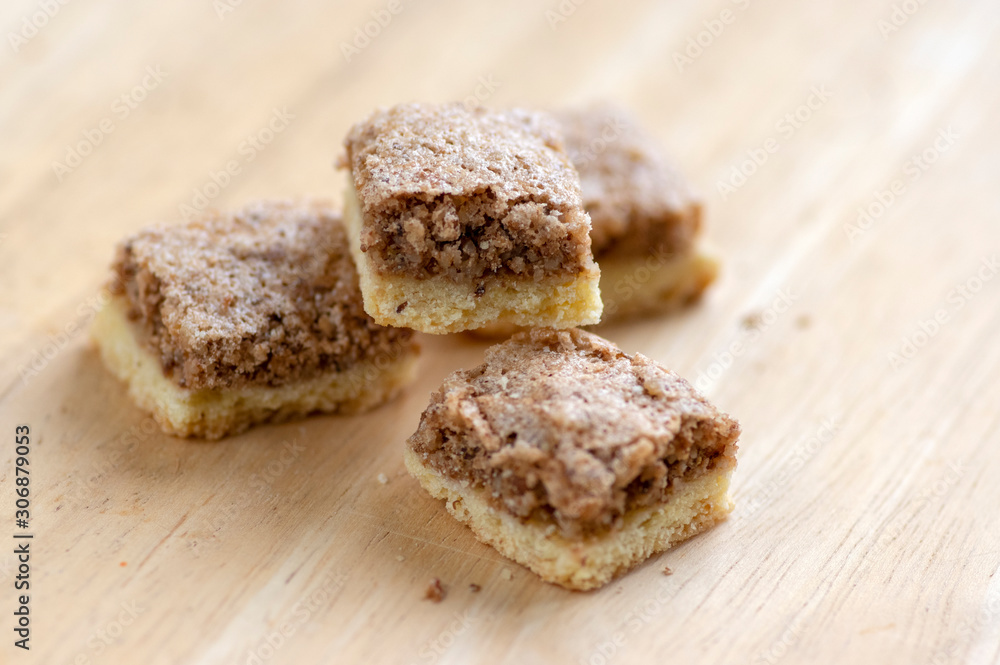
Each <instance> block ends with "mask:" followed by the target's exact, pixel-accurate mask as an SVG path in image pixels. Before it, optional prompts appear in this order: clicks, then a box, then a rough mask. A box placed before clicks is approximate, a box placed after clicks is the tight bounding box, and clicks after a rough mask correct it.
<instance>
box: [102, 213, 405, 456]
mask: <svg viewBox="0 0 1000 665" xmlns="http://www.w3.org/2000/svg"><path fill="white" fill-rule="evenodd" d="M113 269H114V271H115V278H114V279H113V280H112V282H111V288H110V290H111V292H112V298H111V302H110V303H109V304H108V305H106V306H105V307H104V308H103V309H102V310H101V312H100V313H99V314H98V316H97V317H95V320H94V323H93V328H92V335H93V338H94V340H95V341H96V343H97V346H98V349H99V350H100V353H101V356H102V358H103V360H104V363H105V365H106V366H107V367H108V369H109V370H110V371H111V372H112V373H113V374H114V375H115V376H117V377H118V378H119V379H121V380H123V381H124V382H126V383H127V384H128V390H129V393H130V394H131V396H132V398H133V399H134V400H135V401H136V403H137V404H138V405H139V406H140V407H142V408H143V409H145V410H147V411H150V412H152V414H153V417H154V418H155V419H156V421H157V422H158V423H159V424H160V426H161V427H162V428H163V430H164V431H165V432H167V433H169V434H174V435H179V436H198V437H204V438H209V439H216V438H219V437H222V436H226V435H229V434H234V433H236V432H240V431H242V430H245V429H247V428H248V427H250V426H251V425H254V424H256V423H261V422H265V421H281V420H286V419H289V418H292V417H296V416H302V415H306V414H309V413H312V412H339V413H355V412H359V411H363V410H366V409H370V408H372V407H375V406H377V405H379V404H381V403H382V402H385V401H386V400H388V399H389V398H390V397H392V396H393V395H394V394H395V393H397V392H398V391H399V390H400V389H401V388H402V387H403V386H404V385H405V384H406V383H408V382H409V381H410V380H411V379H412V377H413V375H414V371H415V361H416V356H417V347H416V345H415V343H414V342H413V340H412V339H411V337H412V332H411V331H409V330H398V329H391V328H383V327H381V326H379V325H377V324H376V323H375V322H374V321H372V320H371V318H370V317H369V316H368V315H367V314H365V312H364V309H363V307H362V304H361V292H360V291H359V289H358V277H357V271H356V270H355V268H354V262H353V260H352V259H351V255H350V252H349V251H348V248H347V235H346V233H345V230H344V228H343V225H342V220H341V218H340V215H339V214H338V213H337V212H335V211H334V210H333V209H331V208H330V207H329V205H328V204H325V203H320V202H305V203H291V202H261V203H255V204H252V205H248V206H246V207H245V208H243V209H242V210H238V211H236V212H232V213H227V214H222V213H215V214H206V215H205V216H204V217H203V218H201V219H197V220H195V221H193V222H191V223H189V224H187V225H183V226H173V227H166V228H152V229H147V230H144V231H141V232H139V233H138V234H136V235H134V236H132V237H130V238H128V239H127V240H125V241H124V242H123V243H121V245H120V246H119V248H118V252H117V256H116V258H115V261H114V266H113Z"/></svg>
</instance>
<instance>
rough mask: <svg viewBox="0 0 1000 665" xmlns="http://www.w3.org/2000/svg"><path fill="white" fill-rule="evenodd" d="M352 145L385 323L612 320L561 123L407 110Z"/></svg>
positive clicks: (448, 325)
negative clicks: (604, 307) (605, 311)
mask: <svg viewBox="0 0 1000 665" xmlns="http://www.w3.org/2000/svg"><path fill="white" fill-rule="evenodd" d="M344 145H345V148H346V160H345V165H346V166H347V167H348V168H349V171H350V177H349V185H348V187H347V192H346V195H345V206H344V219H345V222H346V224H347V226H348V228H349V235H350V237H351V242H352V250H353V251H354V256H355V259H356V262H357V265H358V272H359V274H360V283H361V291H362V293H363V294H364V305H365V310H366V311H367V312H368V313H369V314H371V316H372V318H374V319H375V321H377V322H378V323H381V324H383V325H392V326H402V327H409V328H414V329H416V330H421V331H424V332H429V333H448V332H457V331H460V330H471V329H475V328H479V327H481V326H484V325H486V324H491V323H509V324H514V325H523V326H553V327H559V328H565V327H572V326H576V325H583V324H589V323H596V322H597V321H598V320H599V319H600V314H601V298H600V291H599V287H598V283H599V281H600V271H599V269H598V267H597V265H596V264H595V263H594V260H593V257H592V256H591V251H590V219H589V217H588V216H587V213H586V212H585V211H584V209H583V203H582V201H581V198H580V187H579V179H578V176H577V173H576V171H575V170H574V169H573V166H572V165H571V164H570V161H569V158H568V157H567V155H566V153H565V152H564V151H563V148H562V142H561V140H560V138H559V133H558V130H557V128H556V125H555V123H554V121H553V120H552V119H551V118H550V117H549V116H547V115H545V114H541V113H532V112H527V111H520V110H510V111H503V112H498V111H488V110H485V109H482V108H476V109H473V110H469V109H466V108H465V107H464V106H463V105H461V104H445V105H431V104H407V105H401V106H395V107H393V108H390V109H388V110H380V111H376V112H375V113H374V114H372V115H371V116H370V117H369V118H368V119H367V120H365V121H363V122H361V123H359V124H357V125H355V126H354V127H353V128H352V129H351V131H350V133H349V134H348V136H347V138H346V139H345V142H344Z"/></svg>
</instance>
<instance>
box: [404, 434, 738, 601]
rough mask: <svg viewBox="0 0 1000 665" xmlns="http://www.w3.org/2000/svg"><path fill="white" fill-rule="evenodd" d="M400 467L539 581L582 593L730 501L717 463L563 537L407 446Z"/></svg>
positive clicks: (725, 474) (727, 467)
mask: <svg viewBox="0 0 1000 665" xmlns="http://www.w3.org/2000/svg"><path fill="white" fill-rule="evenodd" d="M404 460H405V462H406V468H407V469H409V471H410V474H411V475H412V476H413V477H414V478H416V479H417V481H418V482H419V483H420V485H421V486H422V487H423V488H424V489H425V490H427V492H429V493H430V495H431V496H433V497H434V498H436V499H444V501H445V506H446V507H447V509H448V512H449V513H451V514H452V516H454V517H455V518H456V519H457V520H459V521H460V522H462V523H464V524H466V525H468V526H469V528H470V529H472V532H473V533H474V534H475V535H476V537H477V538H478V539H479V540H480V541H482V542H483V543H486V544H487V545H492V546H493V547H494V548H496V550H497V551H498V552H500V553H501V554H503V555H504V556H506V557H508V558H510V559H513V560H514V561H516V562H517V563H519V564H521V565H523V566H526V567H527V568H529V569H531V570H532V571H534V572H535V573H536V574H537V575H538V576H539V577H541V578H542V579H543V580H545V581H546V582H552V583H553V584H558V585H560V586H562V587H565V588H567V589H573V590H577V591H586V590H589V589H596V588H598V587H600V586H603V585H605V584H607V583H608V582H610V581H611V580H612V579H614V578H615V577H617V576H618V575H620V574H622V573H624V572H625V571H627V570H628V569H629V568H632V567H633V566H635V565H637V564H639V563H641V562H643V561H645V560H646V559H648V558H649V557H651V556H653V555H654V554H658V553H660V552H663V551H665V550H667V549H669V548H670V547H672V546H673V545H676V544H677V543H679V542H681V541H683V540H686V539H688V538H690V537H692V536H694V535H695V534H698V533H700V532H702V531H705V530H706V529H708V528H710V527H712V526H714V525H715V524H717V523H719V522H721V521H722V520H724V519H726V517H727V515H728V514H729V512H730V511H731V510H732V507H733V504H732V501H731V500H730V498H729V478H730V476H731V474H732V469H733V466H734V464H726V463H723V464H720V465H719V466H718V467H717V468H716V469H714V470H713V471H711V472H709V473H708V474H706V475H704V476H702V477H701V478H698V479H696V480H693V481H690V482H685V483H677V484H676V485H675V488H674V490H673V492H672V493H671V494H670V497H669V500H668V501H667V502H665V503H662V504H659V505H656V506H650V507H645V508H640V509H636V510H633V511H631V512H629V513H628V514H626V515H625V516H624V524H623V525H622V526H621V528H619V529H617V530H616V531H613V532H608V533H606V534H602V535H600V536H592V537H587V538H583V539H581V540H569V539H567V538H565V537H564V536H562V535H561V534H560V533H558V532H557V531H554V530H552V529H551V528H548V527H547V526H546V525H543V524H541V523H539V522H537V521H530V520H529V521H527V522H522V521H521V520H520V519H519V518H517V517H515V516H514V515H511V514H510V513H506V512H504V511H502V510H498V509H496V508H494V507H493V506H492V505H490V503H489V502H488V500H487V496H486V492H485V491H483V490H479V489H474V488H472V487H471V486H467V485H463V484H462V483H460V482H458V481H455V480H452V479H450V478H446V477H444V476H443V475H441V474H440V473H439V472H437V471H436V470H434V469H432V468H431V467H429V466H427V465H426V464H424V462H423V460H422V459H421V458H420V456H419V455H418V454H417V453H415V452H414V451H413V450H412V449H409V448H407V449H406V450H405V453H404Z"/></svg>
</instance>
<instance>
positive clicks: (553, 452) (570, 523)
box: [408, 329, 740, 537]
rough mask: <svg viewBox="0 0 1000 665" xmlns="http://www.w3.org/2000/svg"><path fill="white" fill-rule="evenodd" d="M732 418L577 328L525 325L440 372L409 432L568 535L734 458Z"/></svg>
mask: <svg viewBox="0 0 1000 665" xmlns="http://www.w3.org/2000/svg"><path fill="white" fill-rule="evenodd" d="M739 431H740V430H739V424H738V423H737V422H736V421H735V420H733V419H732V418H730V417H729V416H727V415H725V414H724V413H721V412H720V411H718V410H717V409H716V408H715V407H713V406H712V405H711V404H709V403H708V402H707V401H706V400H705V399H704V398H703V397H702V396H701V395H699V394H698V393H696V392H695V391H694V389H693V388H692V387H691V386H690V385H689V384H688V383H687V381H685V380H684V379H682V378H680V377H679V376H677V375H676V374H674V373H673V372H671V371H669V370H667V369H664V368H663V367H662V366H660V365H659V364H657V363H656V362H654V361H653V360H650V359H649V358H646V357H645V356H643V355H641V354H636V355H634V356H629V355H627V354H625V353H624V352H623V351H621V350H620V349H618V347H616V346H615V345H613V344H611V343H610V342H608V341H606V340H604V339H602V338H600V337H598V336H596V335H593V334H590V333H586V332H583V331H580V330H564V331H555V330H547V329H546V330H534V331H531V332H525V333H519V334H517V335H515V336H514V337H512V338H511V339H510V340H508V341H507V342H504V343H503V344H499V345H497V346H494V347H492V348H491V349H489V350H488V351H487V353H486V360H485V362H484V363H483V364H482V365H480V366H478V367H476V368H474V369H471V370H465V371H459V372H456V373H454V374H452V375H451V376H449V377H448V378H447V379H446V380H445V382H444V384H443V386H442V387H441V389H439V390H438V391H437V392H436V393H435V394H434V396H433V397H432V398H431V404H430V406H429V407H428V408H427V410H426V411H425V412H424V414H423V415H422V417H421V420H420V426H419V427H418V429H417V431H416V432H415V433H414V434H413V436H411V437H410V440H409V444H408V445H410V446H411V447H412V449H413V450H414V451H415V452H417V453H419V454H421V456H422V457H423V459H424V460H425V462H426V463H429V464H430V465H431V466H432V467H433V468H435V469H436V470H438V471H439V472H441V473H443V474H445V475H446V476H448V477H450V478H453V479H456V480H459V481H462V482H470V483H472V484H473V485H474V486H477V487H481V488H485V489H487V490H488V491H489V492H490V493H491V495H492V497H493V499H494V502H495V503H496V505H497V506H498V507H500V508H502V509H504V510H507V511H509V512H510V513H512V514H514V515H517V516H518V517H521V518H524V519H529V518H538V519H542V520H548V521H550V522H551V523H554V524H555V525H557V526H558V528H559V529H560V530H561V532H562V533H563V534H564V535H566V536H568V537H578V536H580V535H581V534H585V533H588V532H599V531H602V530H606V529H609V528H613V527H614V526H616V525H617V524H618V523H619V522H620V519H621V517H622V516H623V515H624V514H625V512H626V511H628V510H631V509H633V508H637V507H641V506H647V505H653V504H656V503H659V502H661V501H663V499H664V497H665V496H666V495H667V493H668V492H669V490H670V488H671V487H672V485H673V484H674V483H675V482H677V481H679V480H684V479H692V478H695V477H697V476H700V475H701V474H704V473H705V472H707V471H708V470H712V469H715V468H716V467H717V465H719V464H735V451H736V439H737V437H738V436H739Z"/></svg>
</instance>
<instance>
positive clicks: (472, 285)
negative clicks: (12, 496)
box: [344, 184, 602, 334]
mask: <svg viewBox="0 0 1000 665" xmlns="http://www.w3.org/2000/svg"><path fill="white" fill-rule="evenodd" d="M344 199H345V200H344V223H345V225H346V226H347V229H348V235H349V237H350V243H351V252H352V254H353V255H354V260H355V263H356V264H357V267H358V276H359V278H360V284H361V293H362V295H363V298H364V305H365V311H366V312H368V315H369V316H371V317H372V318H373V319H374V320H375V322H376V323H379V324H381V325H384V326H395V327H397V328H412V329H414V330H419V331H421V332H426V333H432V334H446V333H453V332H460V331H462V330H474V329H476V328H481V327H483V326H485V325H489V324H497V323H499V324H507V325H515V326H526V327H553V328H572V327H576V326H582V325H588V324H593V323H597V322H598V321H600V319H601V309H602V304H601V292H600V287H599V283H600V271H599V269H598V268H597V267H596V266H594V267H593V268H592V269H590V270H586V271H584V272H581V273H579V274H576V275H557V276H552V277H543V278H542V279H539V280H535V279H532V278H518V277H515V276H510V275H503V276H501V275H486V276H484V277H482V278H479V279H476V280H469V281H463V282H455V281H453V280H451V279H450V278H449V277H447V276H441V275H435V276H431V277H427V278H426V279H417V278H415V277H408V276H402V275H384V274H379V273H378V272H377V271H376V270H375V269H374V268H373V267H372V265H371V261H370V260H369V259H368V257H367V256H366V255H365V253H364V252H362V251H361V209H360V207H359V204H358V198H357V195H356V194H355V192H354V187H353V185H352V184H349V185H348V187H347V190H346V193H345V195H344ZM477 291H478V293H479V295H476V293H477Z"/></svg>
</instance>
